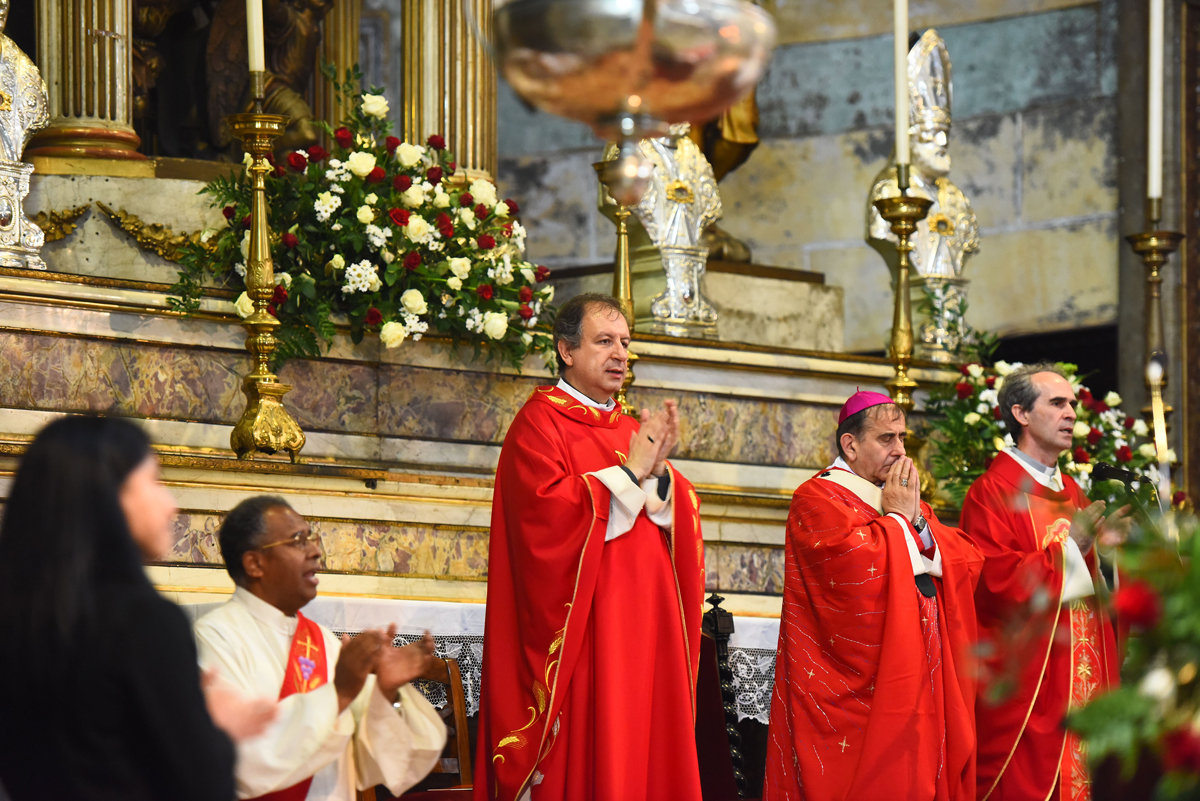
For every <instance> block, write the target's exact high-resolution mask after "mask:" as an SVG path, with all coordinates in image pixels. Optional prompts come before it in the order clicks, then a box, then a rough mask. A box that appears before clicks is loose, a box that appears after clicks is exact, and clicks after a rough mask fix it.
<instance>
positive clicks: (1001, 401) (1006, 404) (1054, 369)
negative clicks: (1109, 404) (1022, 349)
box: [996, 362, 1069, 445]
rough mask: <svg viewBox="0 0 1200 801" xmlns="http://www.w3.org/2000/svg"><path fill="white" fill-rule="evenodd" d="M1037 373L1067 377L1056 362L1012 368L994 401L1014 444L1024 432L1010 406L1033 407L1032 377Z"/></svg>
mask: <svg viewBox="0 0 1200 801" xmlns="http://www.w3.org/2000/svg"><path fill="white" fill-rule="evenodd" d="M1038 373H1054V374H1055V375H1058V376H1062V377H1063V378H1066V377H1067V375H1066V373H1064V372H1063V371H1062V370H1061V369H1060V368H1059V366H1058V365H1057V364H1051V363H1050V362H1038V363H1037V364H1026V365H1022V366H1021V367H1018V368H1017V369H1016V370H1013V371H1012V372H1011V373H1009V374H1008V375H1006V376H1004V383H1003V384H1001V385H1000V394H999V395H998V396H997V397H996V403H997V405H999V406H1000V417H1001V418H1002V419H1003V420H1004V427H1005V428H1006V429H1007V430H1008V433H1009V434H1011V435H1012V438H1013V444H1014V445H1020V444H1021V435H1022V434H1024V433H1025V431H1024V428H1025V427H1024V426H1022V425H1021V424H1020V423H1018V422H1017V418H1016V417H1014V416H1013V413H1012V407H1014V406H1020V407H1021V408H1022V409H1024V410H1025V411H1029V410H1030V409H1032V408H1033V404H1034V403H1036V402H1037V399H1038V391H1037V388H1036V387H1034V386H1033V377H1034V376H1035V375H1037V374H1038ZM1068 380H1069V379H1068Z"/></svg>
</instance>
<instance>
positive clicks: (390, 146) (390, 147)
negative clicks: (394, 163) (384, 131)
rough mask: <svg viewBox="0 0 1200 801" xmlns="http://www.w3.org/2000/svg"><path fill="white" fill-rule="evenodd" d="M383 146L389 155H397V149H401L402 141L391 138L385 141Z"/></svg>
mask: <svg viewBox="0 0 1200 801" xmlns="http://www.w3.org/2000/svg"><path fill="white" fill-rule="evenodd" d="M383 146H384V147H386V148H387V152H388V153H395V152H396V148H398V147H400V140H399V139H397V138H396V137H394V136H389V137H388V138H387V139H384V140H383Z"/></svg>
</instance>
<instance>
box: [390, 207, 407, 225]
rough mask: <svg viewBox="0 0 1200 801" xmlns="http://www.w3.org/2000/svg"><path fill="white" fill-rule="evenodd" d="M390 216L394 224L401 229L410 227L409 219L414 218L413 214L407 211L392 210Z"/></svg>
mask: <svg viewBox="0 0 1200 801" xmlns="http://www.w3.org/2000/svg"><path fill="white" fill-rule="evenodd" d="M388 216H389V217H391V218H392V224H393V225H397V226H399V227H400V228H403V227H404V226H406V225H408V218H409V217H411V216H412V212H411V211H408V210H406V209H392V210H391V211H389V212H388Z"/></svg>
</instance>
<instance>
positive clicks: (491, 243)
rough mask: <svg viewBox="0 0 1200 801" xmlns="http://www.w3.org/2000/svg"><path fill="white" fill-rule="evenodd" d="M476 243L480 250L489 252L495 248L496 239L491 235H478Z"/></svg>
mask: <svg viewBox="0 0 1200 801" xmlns="http://www.w3.org/2000/svg"><path fill="white" fill-rule="evenodd" d="M476 242H477V244H478V245H479V249H480V250H491V249H492V248H494V247H496V237H494V236H492V235H491V234H480V235H479V239H477V240H476Z"/></svg>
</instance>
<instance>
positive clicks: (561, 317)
mask: <svg viewBox="0 0 1200 801" xmlns="http://www.w3.org/2000/svg"><path fill="white" fill-rule="evenodd" d="M593 306H599V307H600V308H601V309H612V310H613V311H615V312H616V313H617V314H622V313H623V312H622V311H621V302H620V301H619V300H617V299H616V298H614V297H613V296H612V295H604V294H601V293H599V292H584V293H583V294H580V295H576V296H575V297H573V298H571V299H570V300H568V301H567V302H566V303H564V304H563V305H562V306H561V307H560V308H559V310H558V315H557V316H556V317H555V318H554V356H555V358H556V359H558V374H559V375H560V376H561V375H564V374H565V373H566V372H567V363H566V362H564V361H563V357H562V354H560V353H559V352H558V343H559V342H566V343H567V349H568V350H575V349H576V348H578V347H579V346H580V345H582V344H583V318H584V317H586V316H587V311H588V309H589V307H593Z"/></svg>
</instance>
